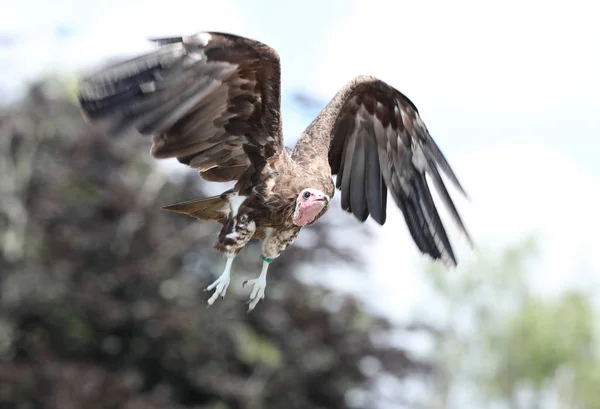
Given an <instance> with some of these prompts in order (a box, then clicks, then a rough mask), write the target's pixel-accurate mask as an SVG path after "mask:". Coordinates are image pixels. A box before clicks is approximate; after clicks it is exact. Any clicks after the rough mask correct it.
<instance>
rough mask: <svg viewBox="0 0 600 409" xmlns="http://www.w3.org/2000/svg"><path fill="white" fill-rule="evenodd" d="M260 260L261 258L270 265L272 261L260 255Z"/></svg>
mask: <svg viewBox="0 0 600 409" xmlns="http://www.w3.org/2000/svg"><path fill="white" fill-rule="evenodd" d="M260 258H262V259H263V260H264V261H266V262H267V263H272V262H273V260H274V259H272V258H269V257H265V256H263V255H262V254H261V256H260Z"/></svg>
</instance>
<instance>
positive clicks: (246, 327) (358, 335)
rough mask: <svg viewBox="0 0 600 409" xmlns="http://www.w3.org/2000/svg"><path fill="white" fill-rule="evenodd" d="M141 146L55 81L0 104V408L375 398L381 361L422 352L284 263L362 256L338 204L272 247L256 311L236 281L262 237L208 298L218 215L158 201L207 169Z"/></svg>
mask: <svg viewBox="0 0 600 409" xmlns="http://www.w3.org/2000/svg"><path fill="white" fill-rule="evenodd" d="M67 88H68V87H67ZM148 146H149V144H148V140H146V139H144V138H142V137H139V136H137V135H129V136H127V135H126V136H124V137H122V138H118V139H111V138H108V137H106V136H105V135H104V133H103V130H102V129H101V128H100V127H99V126H90V125H86V124H84V122H83V121H82V119H81V116H80V113H79V109H78V107H77V105H76V104H75V103H74V100H73V99H72V96H71V97H68V96H65V86H64V85H63V84H58V85H57V84H56V83H55V82H52V81H50V82H49V81H43V82H40V83H39V84H35V85H34V86H32V87H31V90H30V92H29V95H28V96H27V97H26V98H25V99H24V100H23V101H21V102H19V103H18V104H15V105H12V106H8V107H5V108H3V109H2V110H1V112H0V271H1V276H0V294H1V299H0V408H23V409H25V408H43V409H71V408H85V409H95V408H98V409H100V408H102V409H109V408H126V409H136V408H140V409H141V408H144V409H151V408H161V409H169V408H183V407H194V408H282V407H286V408H290V409H292V408H303V409H305V408H344V407H359V408H360V407H373V402H375V401H376V399H377V396H376V395H374V394H373V392H370V391H371V389H370V386H371V385H372V382H373V381H374V380H375V379H376V378H377V377H378V376H380V375H386V374H388V375H390V374H391V375H393V376H395V377H398V378H402V377H407V376H410V375H413V374H418V373H422V372H423V371H426V370H427V366H426V365H424V364H422V363H419V362H415V361H414V360H413V359H411V358H409V357H408V356H407V354H405V352H404V351H402V350H398V349H395V348H392V347H386V346H382V345H380V344H379V343H375V342H374V341H373V340H372V339H373V336H374V335H378V334H379V335H380V334H385V333H386V332H387V331H388V330H389V329H390V325H389V323H388V322H387V321H386V320H384V319H382V318H379V317H374V316H370V315H367V314H366V313H364V312H362V311H361V309H360V305H359V303H358V302H357V300H355V299H352V298H349V297H346V296H343V295H341V294H335V293H331V292H329V291H326V290H325V289H322V288H316V287H311V286H307V285H305V284H303V283H302V282H300V281H298V280H297V279H295V278H294V275H293V272H294V270H295V268H296V267H297V266H299V265H301V264H305V265H306V263H310V264H309V265H310V266H312V268H313V269H314V270H315V272H318V271H319V269H321V268H324V265H325V264H324V263H325V262H327V261H329V262H337V263H338V264H339V262H341V261H345V262H347V263H348V265H349V267H350V266H351V265H355V266H357V265H358V264H356V263H358V260H356V259H354V258H353V257H352V254H351V253H350V252H349V251H348V249H344V248H340V247H339V246H337V245H334V243H335V240H332V236H330V235H329V230H330V229H329V227H330V226H329V225H328V223H329V224H335V223H337V221H336V218H335V217H329V218H327V219H323V221H322V222H319V223H318V225H316V226H314V227H313V228H311V230H312V231H313V232H315V233H316V234H312V235H310V238H311V240H304V241H303V242H302V243H299V244H298V245H294V246H292V247H291V248H290V249H288V250H287V251H286V254H285V257H281V259H278V261H277V263H274V264H273V267H272V269H271V270H270V277H271V280H270V282H269V288H268V291H269V297H268V299H267V301H266V302H261V303H260V304H259V306H258V307H257V309H256V310H255V311H254V312H253V313H252V314H246V305H245V303H244V302H243V301H245V300H246V298H247V289H244V290H243V289H242V288H241V285H239V284H240V283H241V281H242V280H243V279H244V278H245V277H243V276H244V275H245V274H246V275H248V276H254V275H256V273H257V271H259V270H260V259H259V258H258V257H257V255H258V254H260V252H259V248H258V247H254V248H252V247H251V248H250V249H249V251H244V252H242V253H241V254H240V256H239V260H237V262H236V264H235V267H234V268H235V269H236V271H235V272H234V273H235V277H234V282H233V283H232V285H231V286H230V290H229V292H228V297H226V298H225V300H224V301H219V302H218V303H217V304H216V305H215V306H213V307H211V308H210V309H207V308H206V305H205V300H206V298H207V297H206V294H205V293H203V292H202V291H200V290H199V289H201V288H204V287H205V286H206V285H207V284H208V283H210V282H211V281H212V280H213V279H214V275H216V274H218V273H220V271H221V269H222V267H223V260H222V259H221V258H220V257H219V256H218V254H217V252H216V251H213V250H212V244H213V242H214V240H215V237H216V233H217V228H218V226H217V225H216V224H211V223H202V222H197V221H194V220H192V219H190V218H188V217H184V216H180V215H176V214H172V213H168V212H163V211H160V209H159V207H160V206H161V205H164V204H169V203H174V202H177V201H179V200H185V199H190V198H193V197H201V196H203V195H205V194H206V193H205V192H204V185H203V184H202V183H201V182H200V180H199V178H198V177H197V175H196V174H195V173H194V172H187V175H189V177H182V178H178V177H175V176H173V175H171V174H170V173H169V172H165V171H164V169H163V168H162V167H160V166H157V163H156V161H155V160H153V159H152V158H151V157H150V155H149V154H148ZM178 179H183V180H178ZM346 220H347V219H346ZM352 234H355V235H358V231H354V232H352ZM357 239H360V238H359V237H358V236H357ZM316 260H318V262H317V261H316ZM242 292H243V293H242ZM357 392H360V393H357ZM361 396H362V397H363V399H358V398H357V397H361Z"/></svg>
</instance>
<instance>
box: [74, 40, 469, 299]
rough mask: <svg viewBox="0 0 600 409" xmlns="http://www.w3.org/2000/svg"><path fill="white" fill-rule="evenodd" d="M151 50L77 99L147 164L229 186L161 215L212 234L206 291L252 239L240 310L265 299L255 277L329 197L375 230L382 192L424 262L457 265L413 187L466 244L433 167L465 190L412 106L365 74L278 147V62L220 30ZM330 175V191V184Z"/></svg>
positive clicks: (222, 283) (262, 48) (102, 75)
mask: <svg viewBox="0 0 600 409" xmlns="http://www.w3.org/2000/svg"><path fill="white" fill-rule="evenodd" d="M155 41H156V43H157V44H158V47H157V49H156V50H155V51H153V52H150V53H148V54H145V55H142V56H140V57H137V58H134V59H131V60H128V61H125V62H122V63H118V64H115V65H112V66H109V67H107V68H104V69H102V70H100V71H99V72H97V73H95V74H92V75H90V76H88V77H86V78H84V79H83V81H82V84H81V87H80V89H79V101H80V104H81V107H82V111H83V113H84V115H85V116H86V117H87V118H89V119H90V120H105V121H107V122H108V123H109V125H110V131H111V133H119V132H121V131H122V130H124V129H127V128H129V127H134V128H135V129H137V130H138V131H139V132H140V133H141V134H144V135H151V136H152V141H153V144H152V148H151V154H152V156H154V157H156V158H171V157H175V158H177V159H178V160H179V161H180V162H182V163H184V164H186V165H188V166H190V167H192V168H195V169H197V170H198V172H199V174H200V176H201V177H202V178H203V179H205V180H208V181H220V182H224V181H235V182H236V183H235V186H234V187H233V189H231V190H228V191H226V192H224V193H223V194H221V195H219V196H215V197H211V198H206V199H200V200H192V201H189V202H184V203H178V204H175V205H171V206H167V207H165V209H167V210H172V211H176V212H179V213H184V214H189V215H191V216H194V217H196V218H198V219H201V220H216V221H218V222H219V223H221V224H223V227H222V230H221V233H220V234H219V238H218V240H217V244H216V246H215V247H216V248H217V249H218V250H219V251H221V252H223V253H224V254H225V255H226V256H227V264H226V268H225V271H224V273H223V274H222V275H221V277H219V279H218V280H217V281H215V282H214V283H213V284H212V285H211V286H209V287H208V289H213V288H214V289H215V290H216V291H215V293H214V294H213V296H212V297H211V298H210V299H209V304H212V303H213V302H214V301H215V300H216V297H217V296H219V295H221V296H224V295H225V292H226V290H227V286H228V285H229V281H230V268H231V263H232V261H233V259H234V257H235V255H236V254H237V253H238V252H239V251H240V249H241V248H243V247H244V246H245V245H246V243H247V242H248V241H249V240H250V239H251V238H252V237H255V238H258V239H260V240H262V241H263V260H264V264H263V271H262V273H261V275H260V277H259V278H257V279H255V280H250V282H251V283H252V284H253V286H254V288H253V291H252V294H251V297H250V298H251V302H250V309H252V308H254V306H255V305H256V303H257V302H258V301H259V300H260V299H261V298H264V287H265V285H266V273H267V267H268V265H269V263H270V262H271V261H272V259H274V258H276V257H278V256H279V254H280V253H281V252H282V251H283V250H284V249H285V248H286V247H287V246H288V245H290V244H291V243H292V242H293V240H294V239H295V238H296V236H297V235H298V232H299V231H300V229H301V228H302V226H305V225H309V224H312V223H314V222H315V221H316V220H318V219H319V218H320V217H321V216H322V215H323V214H324V213H325V212H326V211H327V209H328V207H329V202H330V199H331V198H332V197H333V195H334V191H335V187H337V188H338V189H339V190H340V191H341V203H342V208H343V209H344V210H346V211H348V212H350V213H352V214H354V215H355V216H356V218H358V219H359V220H361V221H365V220H366V219H367V218H368V217H369V216H371V217H372V218H373V219H374V220H375V221H376V222H378V223H379V224H384V223H385V219H386V211H387V193H388V190H389V192H390V194H391V196H392V198H393V200H394V202H395V203H396V205H397V206H398V207H399V208H400V209H401V211H402V212H403V214H404V216H405V219H406V222H407V225H408V229H409V231H410V233H411V235H412V237H413V239H414V241H415V243H416V245H417V247H418V248H419V249H420V250H421V251H422V252H423V253H426V254H428V255H430V256H431V257H432V258H434V259H442V260H443V261H444V262H445V263H446V264H447V265H448V266H453V265H455V264H456V258H455V256H454V252H453V250H452V246H451V245H450V242H449V240H448V237H447V234H446V231H445V229H444V226H443V224H442V222H441V220H440V217H439V215H438V212H437V210H436V207H435V204H434V202H433V199H432V196H431V192H430V190H429V187H428V185H427V181H426V178H425V175H426V174H429V176H430V177H431V179H432V180H433V183H434V185H435V186H436V189H437V190H438V192H439V193H440V196H441V199H442V201H443V202H444V204H445V205H446V206H447V207H448V208H449V210H450V213H451V215H452V217H453V219H454V221H455V222H456V223H457V225H458V227H459V229H460V230H461V231H462V232H463V233H464V235H465V236H466V237H467V239H468V241H469V243H471V239H470V237H469V234H468V233H467V231H466V229H465V226H464V225H463V223H462V221H461V218H460V216H459V214H458V212H457V211H456V208H455V206H454V204H453V202H452V199H451V198H450V195H449V194H448V191H447V190H446V187H445V185H444V182H443V180H442V178H441V175H440V170H441V171H442V172H443V173H445V174H446V176H448V177H449V179H450V180H451V181H452V182H453V183H454V184H455V185H456V187H457V188H458V189H459V190H460V191H461V192H462V193H463V194H464V190H463V189H462V187H461V186H460V184H459V182H458V179H457V178H456V176H455V175H454V173H453V171H452V169H451V168H450V165H449V164H448V162H447V161H446V159H445V158H444V156H443V154H442V152H441V151H440V149H439V148H438V147H437V145H436V144H435V142H434V141H433V139H432V138H431V136H430V135H429V132H428V131H427V128H426V127H425V124H424V123H423V121H422V120H421V118H420V116H419V114H418V111H417V108H416V107H415V106H414V104H413V103H412V102H411V101H410V100H409V99H408V98H407V97H405V96H404V95H402V94H401V93H400V92H399V91H398V90H396V89H394V88H393V87H391V86H389V85H388V84H386V83H384V82H383V81H380V80H378V79H376V78H373V77H368V76H359V77H357V78H355V79H354V80H352V81H351V82H350V83H348V84H347V85H346V86H345V87H344V88H343V89H341V90H340V91H339V92H338V93H337V94H336V95H335V96H334V98H333V99H332V100H331V101H330V102H329V104H328V105H327V106H326V107H325V108H324V109H323V110H322V111H321V113H320V114H319V115H318V116H317V118H315V120H314V121H313V122H312V123H311V124H310V125H309V127H308V128H307V129H306V130H305V131H304V132H303V133H302V135H301V136H300V139H299V140H298V143H297V144H296V146H295V147H294V149H293V150H292V151H291V152H289V151H287V150H286V149H285V148H284V144H283V136H282V127H281V106H280V104H281V95H280V93H281V90H280V64H279V56H278V55H277V53H276V52H275V51H274V50H273V49H272V48H270V47H269V46H267V45H265V44H262V43H260V42H257V41H254V40H250V39H247V38H243V37H238V36H234V35H231V34H223V33H214V32H210V33H199V34H196V35H192V36H186V37H178V38H167V39H158V40H155ZM333 175H337V178H336V184H335V187H334V184H333V179H332V176H333Z"/></svg>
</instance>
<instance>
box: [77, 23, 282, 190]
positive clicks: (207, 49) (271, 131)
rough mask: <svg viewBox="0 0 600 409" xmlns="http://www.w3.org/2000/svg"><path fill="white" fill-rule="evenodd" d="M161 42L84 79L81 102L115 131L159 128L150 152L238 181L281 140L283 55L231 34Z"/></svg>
mask: <svg viewBox="0 0 600 409" xmlns="http://www.w3.org/2000/svg"><path fill="white" fill-rule="evenodd" d="M153 41H154V42H155V43H156V44H157V45H158V47H157V49H156V50H155V51H152V52H150V53H147V54H144V55H141V56H139V57H136V58H132V59H130V60H127V61H124V62H121V63H118V64H114V65H112V66H109V67H107V68H105V69H103V70H100V71H99V72H97V73H95V74H92V75H90V76H88V77H86V78H84V80H83V81H82V84H81V86H80V89H79V101H80V104H81V108H82V110H83V112H84V114H85V115H86V116H87V117H88V118H89V119H91V120H99V119H104V120H106V121H108V123H109V125H110V128H111V132H113V133H118V132H120V131H122V130H125V129H127V128H129V127H134V128H135V129H137V130H138V131H139V132H140V133H142V134H146V135H153V146H152V151H151V153H152V155H153V156H155V157H157V158H170V157H176V158H177V159H178V160H179V161H180V162H182V163H184V164H187V165H189V166H191V167H193V168H197V169H198V170H199V172H200V175H201V176H202V177H204V178H205V179H207V180H211V181H230V180H236V179H237V178H239V176H240V175H241V174H242V173H243V172H244V171H245V170H246V169H247V168H248V167H249V166H250V165H254V166H255V167H260V166H262V164H264V162H265V160H266V159H268V158H270V157H272V156H273V155H275V154H277V153H278V152H280V150H281V149H282V146H283V142H282V135H281V120H280V117H279V115H280V67H279V56H278V55H277V53H276V52H275V51H274V50H273V49H271V48H270V47H268V46H266V45H264V44H262V43H259V42H257V41H254V40H250V39H246V38H243V37H238V36H234V35H231V34H222V33H212V32H211V33H200V34H196V35H193V36H187V37H172V38H162V39H155V40H153Z"/></svg>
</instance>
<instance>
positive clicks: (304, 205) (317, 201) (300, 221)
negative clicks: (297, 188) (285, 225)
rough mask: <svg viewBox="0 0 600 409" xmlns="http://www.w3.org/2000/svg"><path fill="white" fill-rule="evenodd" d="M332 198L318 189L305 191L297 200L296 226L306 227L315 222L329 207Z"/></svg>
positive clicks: (294, 220)
mask: <svg viewBox="0 0 600 409" xmlns="http://www.w3.org/2000/svg"><path fill="white" fill-rule="evenodd" d="M330 201H331V199H330V197H329V196H327V195H326V194H325V193H323V192H321V191H320V190H318V189H304V190H302V191H301V192H300V194H299V195H298V197H297V198H296V209H295V211H294V219H293V222H294V224H295V225H296V226H300V227H302V226H306V225H307V224H309V223H311V222H312V221H313V220H315V217H317V215H318V214H319V213H321V211H322V210H323V209H324V208H326V207H327V206H329V202H330Z"/></svg>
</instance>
